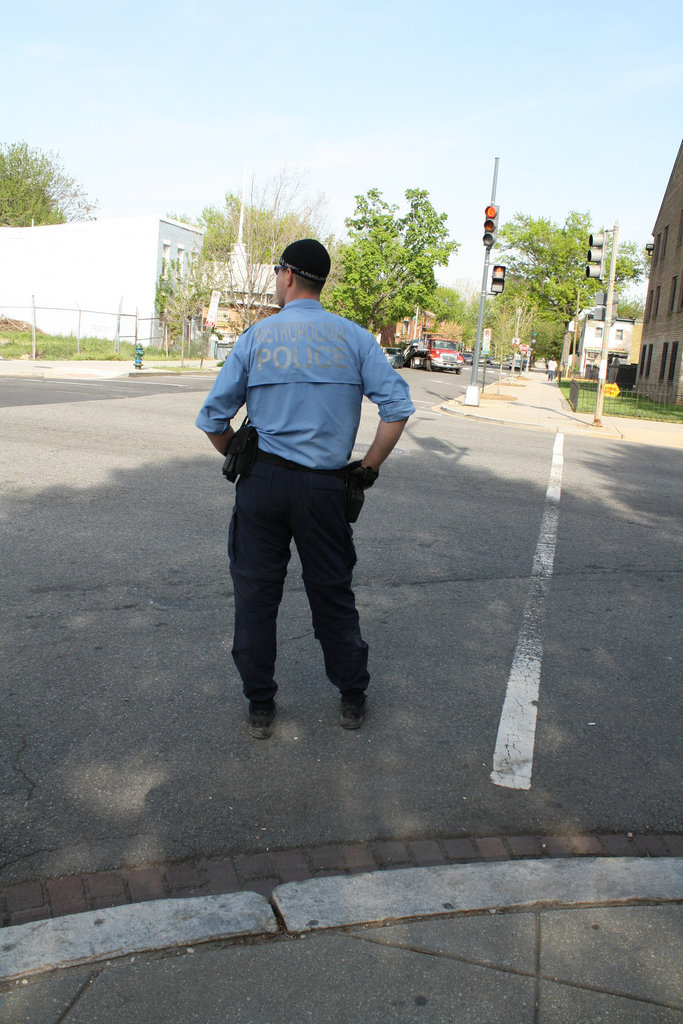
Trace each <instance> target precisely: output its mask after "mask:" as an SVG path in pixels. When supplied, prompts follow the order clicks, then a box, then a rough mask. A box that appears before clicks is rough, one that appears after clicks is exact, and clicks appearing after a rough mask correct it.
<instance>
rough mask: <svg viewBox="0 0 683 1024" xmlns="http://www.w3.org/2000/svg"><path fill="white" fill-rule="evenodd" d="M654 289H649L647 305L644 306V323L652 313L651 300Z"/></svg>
mask: <svg viewBox="0 0 683 1024" xmlns="http://www.w3.org/2000/svg"><path fill="white" fill-rule="evenodd" d="M654 294H655V293H654V289H653V288H651V289H650V291H649V294H648V296H647V305H646V306H645V323H648V321H649V319H650V313H651V312H652V300H653V298H654Z"/></svg>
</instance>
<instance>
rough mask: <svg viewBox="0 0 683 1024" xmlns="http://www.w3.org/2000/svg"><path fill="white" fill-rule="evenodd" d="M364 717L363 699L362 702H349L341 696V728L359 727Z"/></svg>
mask: <svg viewBox="0 0 683 1024" xmlns="http://www.w3.org/2000/svg"><path fill="white" fill-rule="evenodd" d="M364 718H365V701H363V703H362V704H349V703H348V702H347V701H345V700H344V698H343V697H342V704H341V711H340V712H339V724H340V725H341V727H342V729H360V727H361V725H362V724H363V719H364Z"/></svg>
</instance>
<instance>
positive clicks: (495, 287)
mask: <svg viewBox="0 0 683 1024" xmlns="http://www.w3.org/2000/svg"><path fill="white" fill-rule="evenodd" d="M506 270H507V267H501V266H495V267H494V268H493V270H492V271H491V292H492V294H493V295H500V293H501V292H502V291H504V289H505V271H506Z"/></svg>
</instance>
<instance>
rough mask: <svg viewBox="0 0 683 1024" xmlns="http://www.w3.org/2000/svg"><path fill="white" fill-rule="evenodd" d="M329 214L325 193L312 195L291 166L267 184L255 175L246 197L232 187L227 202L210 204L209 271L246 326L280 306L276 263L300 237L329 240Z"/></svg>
mask: <svg viewBox="0 0 683 1024" xmlns="http://www.w3.org/2000/svg"><path fill="white" fill-rule="evenodd" d="M324 216H325V199H324V196H322V195H318V196H316V197H315V198H313V199H311V198H309V197H308V196H307V195H306V194H305V192H304V189H303V185H302V183H301V181H300V179H299V178H297V177H296V176H293V175H291V174H289V173H288V172H286V171H281V172H280V173H279V174H277V175H276V176H275V177H273V178H271V179H269V180H267V181H266V182H264V183H262V184H259V183H257V182H256V181H255V180H254V179H252V181H251V186H250V189H249V192H248V195H247V196H245V199H244V202H242V199H241V198H240V196H238V195H237V194H236V193H234V192H228V193H226V196H225V202H224V204H223V206H221V207H216V206H207V207H205V208H204V210H203V211H202V213H201V216H200V218H199V222H200V225H201V227H202V228H203V229H204V242H203V246H202V266H203V272H204V274H205V276H206V279H207V281H208V282H209V283H210V286H211V287H213V288H217V289H218V290H219V291H220V292H221V293H222V301H223V302H224V303H225V304H227V305H229V306H231V308H232V309H233V310H234V311H235V313H236V315H237V319H238V321H239V328H240V330H241V331H245V330H246V329H247V327H249V326H250V324H252V323H254V321H256V320H259V319H260V318H261V317H263V316H264V315H267V314H268V313H272V312H273V311H274V309H275V307H274V305H273V303H274V291H275V275H274V273H273V264H274V263H275V262H276V261H277V260H279V258H280V256H281V255H282V251H283V249H284V248H285V247H286V246H287V245H289V243H290V242H294V241H296V239H298V238H323V240H325V238H324V236H325V222H324Z"/></svg>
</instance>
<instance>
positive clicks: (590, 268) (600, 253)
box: [586, 232, 607, 281]
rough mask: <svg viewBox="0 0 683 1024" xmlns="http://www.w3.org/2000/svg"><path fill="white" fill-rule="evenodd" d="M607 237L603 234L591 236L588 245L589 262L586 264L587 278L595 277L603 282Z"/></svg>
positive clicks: (587, 257) (587, 255)
mask: <svg viewBox="0 0 683 1024" xmlns="http://www.w3.org/2000/svg"><path fill="white" fill-rule="evenodd" d="M605 242H606V237H605V235H604V234H603V233H602V232H601V233H600V234H597V233H596V234H595V235H589V237H588V244H589V246H590V249H589V250H588V253H587V254H586V259H587V260H588V262H587V264H586V277H594V278H597V279H598V280H599V281H601V280H603V278H604V276H605V263H606V258H607V254H606V252H605Z"/></svg>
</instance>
